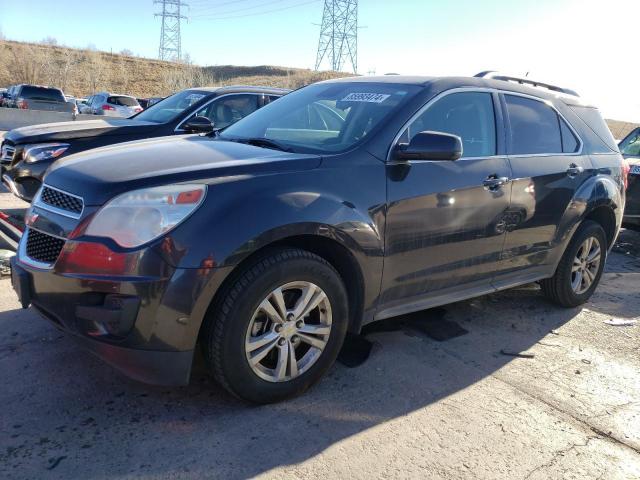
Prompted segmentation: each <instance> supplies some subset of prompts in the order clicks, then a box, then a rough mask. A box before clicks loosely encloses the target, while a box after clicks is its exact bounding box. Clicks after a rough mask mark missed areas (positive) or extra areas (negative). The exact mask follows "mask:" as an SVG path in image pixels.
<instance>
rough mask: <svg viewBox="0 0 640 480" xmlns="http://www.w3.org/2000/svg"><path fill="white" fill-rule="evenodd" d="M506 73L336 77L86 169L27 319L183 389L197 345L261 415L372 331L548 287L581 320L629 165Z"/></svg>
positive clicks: (33, 257)
mask: <svg viewBox="0 0 640 480" xmlns="http://www.w3.org/2000/svg"><path fill="white" fill-rule="evenodd" d="M489 76H490V75H489V74H483V75H482V77H477V78H424V77H402V76H387V77H366V78H365V77H354V78H349V79H341V80H332V81H328V82H323V83H318V84H315V85H311V86H308V87H305V88H302V89H300V90H297V91H295V92H293V93H291V94H289V95H286V96H284V97H282V98H281V99H280V100H278V101H276V102H273V103H270V104H269V105H266V106H265V107H263V108H261V109H260V110H257V111H256V112H254V113H252V114H251V115H248V116H247V117H245V118H243V119H242V120H239V121H238V122H237V123H234V124H233V125H230V126H228V127H227V128H226V129H224V130H223V131H222V132H218V133H217V134H210V135H208V136H194V135H190V136H177V137H176V136H174V137H166V138H155V139H151V140H147V141H138V142H130V143H126V144H122V145H111V146H109V147H105V148H99V149H96V150H91V151H85V152H83V153H80V154H77V155H70V156H69V157H68V158H66V159H63V160H61V161H59V162H56V163H55V164H54V165H53V166H52V167H51V169H50V170H49V173H48V174H47V176H46V177H45V179H44V184H43V186H42V188H41V190H40V191H39V192H38V194H37V195H36V198H35V200H34V203H33V205H32V208H31V211H30V212H29V214H28V216H27V221H26V223H27V225H28V227H27V230H26V232H25V234H24V236H23V237H22V240H21V242H20V247H19V252H18V255H17V260H14V262H13V269H12V281H13V285H14V287H15V289H16V291H17V292H18V295H19V297H20V300H21V302H22V305H23V306H25V307H26V306H28V305H29V304H32V305H33V306H34V307H35V308H36V309H37V310H38V311H39V312H41V313H42V314H43V315H44V316H45V317H47V318H48V319H50V320H51V321H52V322H53V323H54V324H55V325H57V326H58V327H59V328H61V329H63V330H65V331H67V332H69V333H71V334H73V335H74V336H75V337H76V338H77V339H79V340H80V341H81V342H82V343H83V344H84V345H86V346H87V347H88V348H90V349H91V350H93V351H94V352H95V353H96V354H97V355H99V356H101V357H102V358H104V359H105V360H106V361H107V362H110V363H111V364H113V365H114V366H116V367H117V368H119V369H121V370H123V371H124V372H125V373H127V374H128V375H130V376H132V377H134V378H137V379H139V380H143V381H147V382H152V383H162V384H184V383H187V382H188V381H189V374H190V370H191V363H192V359H193V354H194V350H195V348H196V345H197V344H199V345H200V346H201V348H202V350H203V352H204V358H205V359H206V362H207V364H208V366H209V368H210V370H211V372H212V373H213V375H214V376H215V378H216V379H217V380H218V381H219V382H220V383H221V384H222V385H224V386H225V387H226V388H227V389H228V390H229V391H231V392H232V393H234V394H235V395H237V396H239V397H242V398H244V399H247V400H251V401H254V402H272V401H277V400H280V399H283V398H287V397H290V396H292V395H295V394H298V393H300V392H302V391H304V390H305V389H307V388H308V387H309V386H310V385H312V384H313V383H315V382H316V381H318V380H319V379H320V378H321V377H322V375H323V374H324V373H325V372H326V371H327V369H328V368H329V367H330V366H331V364H332V363H333V362H334V360H335V359H336V357H337V355H338V352H339V350H340V348H341V347H342V344H343V341H344V339H345V335H346V334H347V332H352V333H358V332H360V329H361V328H362V326H363V325H364V324H366V323H370V322H373V321H376V320H381V319H386V318H390V317H395V316H398V315H401V314H405V313H408V312H415V311H418V310H422V309H426V308H430V307H434V306H437V305H443V304H446V303H451V302H455V301H459V300H463V299H467V298H470V297H474V296H478V295H483V294H486V293H490V292H495V291H497V290H501V289H505V288H510V287H513V286H516V285H521V284H524V283H529V282H536V281H538V282H540V284H541V286H542V291H543V292H544V294H545V295H546V296H547V297H549V298H550V299H552V300H553V301H554V302H555V303H557V304H559V305H562V306H565V307H575V306H577V305H580V304H581V303H583V302H585V301H587V299H588V298H589V297H590V296H591V295H592V293H593V292H594V290H595V288H596V286H597V284H598V281H599V279H600V276H601V274H602V271H603V268H604V264H605V260H606V257H607V252H608V251H609V249H610V248H611V246H612V245H613V242H614V240H615V238H616V235H617V233H618V229H619V227H620V223H621V221H622V212H623V210H624V203H625V191H624V184H625V181H626V179H625V172H626V170H625V169H624V168H623V159H622V156H621V155H620V152H619V150H618V147H617V145H616V143H615V141H614V139H613V138H612V136H611V133H610V132H609V130H608V128H607V126H606V125H605V123H604V121H603V120H602V118H601V116H600V114H599V113H598V110H596V109H595V108H593V107H591V106H589V105H586V104H584V103H583V102H582V101H581V100H580V98H579V97H578V96H576V95H575V93H574V92H571V91H569V90H566V89H562V88H558V87H554V86H552V85H544V84H539V83H535V82H532V81H531V80H524V79H514V78H509V77H497V78H489ZM494 77H495V76H494ZM523 83H529V85H522V84H523Z"/></svg>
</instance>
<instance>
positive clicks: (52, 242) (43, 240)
mask: <svg viewBox="0 0 640 480" xmlns="http://www.w3.org/2000/svg"><path fill="white" fill-rule="evenodd" d="M64 244H65V240H63V239H62V238H58V237H53V236H51V235H47V234H46V233H42V232H39V231H37V230H33V229H29V230H28V231H27V249H26V252H27V256H28V257H29V258H31V259H33V260H35V261H37V262H42V263H48V264H52V263H54V262H55V261H56V260H57V259H58V256H59V255H60V252H61V251H62V247H64Z"/></svg>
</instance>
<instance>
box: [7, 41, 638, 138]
mask: <svg viewBox="0 0 640 480" xmlns="http://www.w3.org/2000/svg"><path fill="white" fill-rule="evenodd" d="M345 75H347V74H345V73H339V72H315V71H312V70H304V69H298V68H286V67H272V66H257V67H237V66H232V65H222V66H215V67H199V66H195V65H186V64H181V63H173V62H165V61H162V60H154V59H150V58H141V57H133V56H129V55H123V54H111V53H106V52H98V51H96V50H82V49H74V48H68V47H61V46H58V45H47V44H40V43H22V42H14V41H8V40H0V87H6V86H9V85H12V84H16V83H38V84H42V85H54V86H56V87H60V88H62V90H63V91H64V92H65V93H66V94H68V95H74V96H79V97H83V96H87V95H90V94H92V93H93V92H97V91H100V90H107V91H112V92H117V93H127V94H130V95H134V96H136V97H157V96H165V95H168V94H170V93H172V92H175V91H177V90H181V89H184V88H188V87H194V86H217V85H261V86H273V87H284V88H299V87H301V86H304V85H308V84H309V83H313V82H317V81H320V80H327V79H330V78H336V77H341V76H345ZM607 124H608V125H609V128H610V129H611V131H612V133H613V136H614V137H615V138H617V139H622V138H624V137H625V136H626V135H627V134H628V133H629V132H630V131H631V130H632V129H633V128H635V127H637V126H638V125H637V124H634V123H630V122H624V121H618V120H607Z"/></svg>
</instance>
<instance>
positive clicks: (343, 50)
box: [316, 0, 358, 73]
mask: <svg viewBox="0 0 640 480" xmlns="http://www.w3.org/2000/svg"><path fill="white" fill-rule="evenodd" d="M325 58H326V59H328V60H329V63H330V67H331V70H335V71H341V70H342V68H343V67H344V65H345V63H346V62H347V61H348V62H349V63H350V64H351V67H352V68H353V73H358V0H325V1H324V10H323V13H322V24H321V26H320V40H319V41H318V53H317V54H316V70H318V69H320V66H321V65H322V63H323V61H324V59H325Z"/></svg>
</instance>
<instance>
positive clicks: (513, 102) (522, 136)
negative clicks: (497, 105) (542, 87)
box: [505, 95, 577, 155]
mask: <svg viewBox="0 0 640 480" xmlns="http://www.w3.org/2000/svg"><path fill="white" fill-rule="evenodd" d="M505 100H506V103H507V112H508V113H509V123H510V125H511V151H510V152H509V153H511V154H512V155H535V154H539V153H549V154H552V153H562V152H563V148H562V143H563V142H562V140H563V139H562V134H561V132H560V121H559V120H560V119H559V117H558V114H557V113H556V112H555V110H554V109H552V108H551V107H549V106H548V105H547V104H545V103H544V102H542V101H538V100H533V99H530V98H525V97H519V96H515V95H505ZM565 127H566V126H565ZM567 130H568V129H567ZM573 141H574V142H575V137H574V139H573ZM567 142H568V144H570V143H571V139H570V138H568V139H567ZM576 145H577V142H576ZM568 147H570V145H568ZM574 148H575V146H574Z"/></svg>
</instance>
